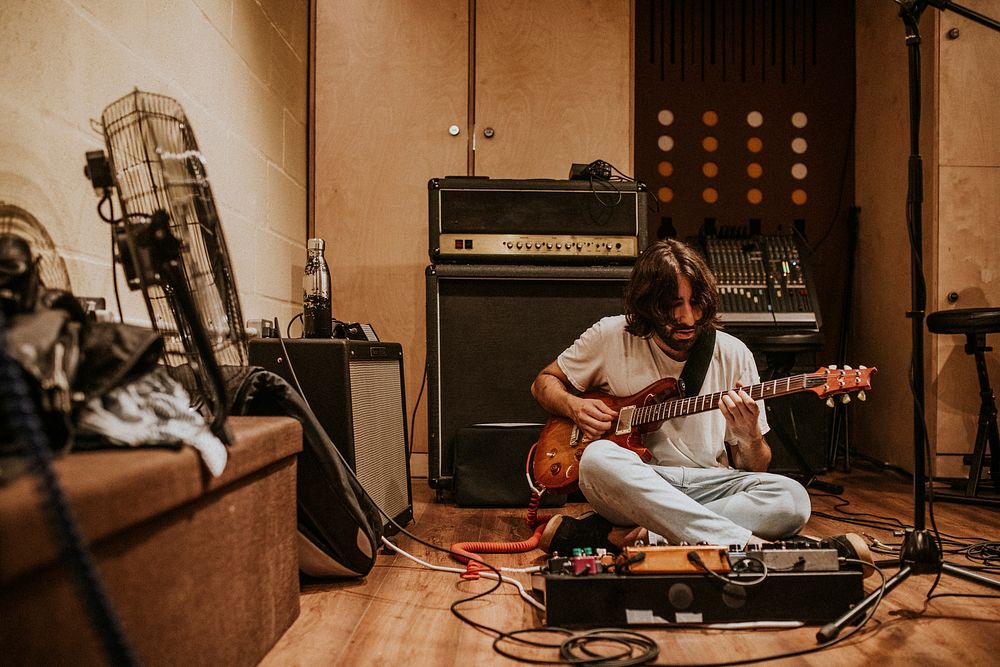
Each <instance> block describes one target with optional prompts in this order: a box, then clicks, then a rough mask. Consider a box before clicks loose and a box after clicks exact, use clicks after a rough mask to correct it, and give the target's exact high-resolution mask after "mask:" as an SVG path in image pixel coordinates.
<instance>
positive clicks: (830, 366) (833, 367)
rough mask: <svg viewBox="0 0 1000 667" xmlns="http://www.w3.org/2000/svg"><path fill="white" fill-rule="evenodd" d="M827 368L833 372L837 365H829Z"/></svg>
mask: <svg viewBox="0 0 1000 667" xmlns="http://www.w3.org/2000/svg"><path fill="white" fill-rule="evenodd" d="M827 368H829V369H830V370H831V371H835V370H837V365H836V364H830V365H829V366H827Z"/></svg>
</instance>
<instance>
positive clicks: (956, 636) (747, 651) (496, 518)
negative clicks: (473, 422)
mask: <svg viewBox="0 0 1000 667" xmlns="http://www.w3.org/2000/svg"><path fill="white" fill-rule="evenodd" d="M823 479H824V480H827V481H832V482H837V483H840V484H842V485H843V486H844V493H843V497H844V498H845V499H846V500H848V501H850V504H849V505H848V506H847V507H845V508H843V509H844V510H845V511H846V512H851V513H870V514H871V515H877V516H878V517H884V518H885V519H888V520H895V519H898V520H899V521H901V522H903V523H905V524H907V525H909V524H911V523H912V522H913V515H914V510H913V503H912V500H911V497H912V492H911V484H912V483H911V482H910V480H909V479H908V478H906V477H904V476H902V475H901V474H899V473H897V472H893V471H889V470H876V469H872V468H870V467H867V466H866V465H865V464H859V465H855V467H854V469H853V470H852V471H851V472H850V473H841V472H837V473H831V474H829V475H826V476H824V477H823ZM413 489H414V496H415V497H414V514H415V516H416V520H415V522H414V523H413V524H411V525H410V526H409V530H410V531H411V532H413V533H414V534H416V535H417V536H419V537H421V538H422V539H425V540H428V541H430V542H432V543H434V544H438V545H445V546H449V545H451V544H453V543H455V542H466V541H515V540H524V539H527V538H528V537H529V536H530V531H528V530H527V528H526V526H525V523H524V516H525V512H524V510H514V509H511V510H506V509H505V510H480V509H462V508H458V507H456V506H455V505H453V504H451V503H449V502H443V503H439V502H435V501H434V493H433V491H431V490H430V489H429V488H428V487H427V484H426V480H422V479H415V480H414V483H413ZM812 494H813V512H814V516H813V519H812V520H811V521H810V523H809V525H808V527H807V530H806V531H804V532H807V533H809V534H814V535H819V536H827V535H834V534H838V533H843V532H848V531H853V532H858V533H862V534H864V535H866V536H870V537H871V538H877V539H878V540H880V541H881V542H883V543H886V544H893V545H895V544H898V543H899V542H900V538H899V537H898V536H895V535H893V533H892V531H891V530H888V529H885V528H869V527H861V526H852V525H849V524H846V523H842V522H840V521H835V520H831V519H828V518H823V517H818V516H816V514H817V513H826V514H838V510H837V509H836V508H835V506H836V505H837V504H838V501H837V500H835V499H833V498H831V497H829V496H825V495H822V494H819V493H816V492H812ZM585 509H586V506H585V505H581V504H571V505H567V506H566V508H565V509H563V510H559V511H563V512H566V513H570V514H579V513H580V512H582V511H584V510H585ZM934 514H935V517H936V520H937V526H938V528H939V529H940V530H941V531H942V532H943V533H947V534H949V535H953V536H958V537H963V538H978V539H980V540H1000V509H993V508H984V507H977V506H972V505H964V504H963V505H959V504H954V503H951V504H944V503H938V504H936V506H935V511H934ZM840 516H844V517H846V516H847V515H846V514H840ZM862 518H870V517H862ZM928 526H929V520H928ZM398 543H399V546H400V547H402V548H403V549H405V550H407V551H409V552H410V553H412V554H414V555H416V556H418V557H419V558H421V559H424V560H426V561H429V562H431V563H433V564H435V565H441V566H445V567H454V566H456V563H455V562H454V561H451V560H450V559H449V557H448V556H447V555H445V554H442V553H438V552H435V551H433V550H431V549H429V548H427V547H424V546H422V545H420V544H418V543H416V542H414V541H413V540H412V539H410V538H408V537H405V536H401V537H400V538H399V539H398ZM948 558H949V560H950V561H951V562H955V563H963V562H965V563H969V562H970V561H967V560H966V559H965V557H964V556H961V555H949V557H948ZM879 559H885V560H893V561H894V559H895V557H894V556H892V555H879V554H876V560H879ZM489 560H490V561H491V562H492V563H494V564H495V565H498V566H503V567H528V566H531V565H538V564H540V563H541V562H542V560H543V559H542V554H541V552H539V551H537V550H536V551H532V552H528V553H521V554H505V555H497V556H491V557H490V558H489ZM895 571H896V570H895V568H894V567H889V568H888V569H887V573H888V575H890V576H891V575H892V574H894V573H895ZM511 576H513V577H515V578H517V579H518V580H520V581H522V582H524V583H525V585H528V582H529V580H530V576H529V575H528V574H521V573H516V574H512V575H511ZM993 576H994V578H995V579H997V580H1000V576H998V575H993ZM878 579H879V578H878V577H877V576H873V577H870V578H868V579H866V580H865V587H866V591H870V590H873V589H874V587H875V586H876V584H877V581H878ZM933 582H934V576H933V575H925V574H921V575H914V576H911V577H909V578H906V579H905V580H904V581H902V583H900V584H899V586H898V587H896V588H895V589H894V590H892V591H891V592H889V593H888V594H887V595H886V596H885V598H884V600H883V601H882V603H881V605H880V606H879V607H878V609H877V611H876V613H875V615H874V618H873V619H872V621H871V622H869V623H868V624H867V625H866V626H864V627H863V628H861V630H860V631H859V632H857V633H856V634H854V635H853V636H851V637H849V638H847V639H846V640H844V641H843V642H842V643H839V644H837V645H835V646H832V647H829V648H825V649H823V650H822V651H819V652H816V653H811V654H808V655H804V656H799V657H796V658H793V659H791V660H785V661H782V662H781V663H780V664H805V665H862V664H874V663H875V662H876V661H878V664H880V665H907V666H908V667H910V666H913V665H953V664H954V665H996V664H1000V590H993V589H991V588H988V587H985V586H983V585H981V584H978V583H975V582H971V581H968V580H966V579H962V578H959V577H956V576H954V575H951V574H948V573H946V574H945V575H944V576H942V578H941V581H940V584H939V585H938V587H937V589H936V590H935V591H934V595H935V597H934V598H932V599H930V600H928V599H927V594H928V592H929V590H930V588H931V585H932V584H933ZM492 585H493V584H492V582H488V581H486V580H479V581H465V580H462V579H460V578H459V577H458V576H457V575H456V574H452V573H447V572H438V571H432V570H430V569H427V568H425V567H422V566H421V565H418V564H416V563H414V562H412V561H410V560H408V559H407V558H405V557H403V556H400V555H386V554H383V555H380V556H379V558H378V563H377V565H376V566H375V569H374V570H373V571H372V572H371V573H370V574H369V575H368V576H367V577H366V578H365V579H364V580H363V581H352V582H339V583H320V584H316V583H313V584H304V585H303V590H302V596H301V603H302V604H301V607H302V611H301V615H300V616H299V618H298V620H297V621H296V622H295V624H294V625H293V626H292V627H291V628H290V629H289V630H288V632H287V633H286V634H285V635H284V636H283V637H282V638H281V640H280V641H279V642H278V644H277V645H276V646H275V647H274V648H273V649H272V651H271V652H270V653H269V654H268V655H267V657H266V658H265V659H264V661H263V663H262V664H263V665H266V666H275V665H352V666H354V665H402V664H406V665H434V666H439V665H462V666H463V667H465V666H468V665H505V664H525V663H520V662H518V661H515V660H511V659H509V658H505V657H502V656H500V655H498V654H497V653H496V652H494V650H493V648H492V643H493V638H494V635H493V634H492V633H490V632H488V631H485V630H479V629H475V628H473V627H471V626H469V625H467V624H465V623H463V622H462V621H460V620H459V619H458V618H456V617H455V616H454V615H453V614H452V613H451V612H450V610H449V607H450V606H451V605H452V603H454V602H455V601H457V600H459V599H462V598H465V597H468V596H470V595H472V594H475V593H478V592H482V591H485V590H487V589H488V588H489V587H491V586H492ZM529 588H530V586H529ZM970 595H974V596H975V597H972V596H970ZM939 596H940V597H939ZM963 596H964V597H963ZM983 596H988V597H983ZM462 609H463V610H464V612H465V613H466V614H467V615H468V616H469V617H470V618H471V619H473V620H474V621H476V622H477V623H481V624H483V625H485V626H489V627H491V628H496V629H499V630H503V631H513V630H518V629H521V628H538V627H543V625H544V623H543V620H544V619H543V614H542V613H541V612H539V611H537V610H536V609H535V608H534V607H532V606H530V605H529V604H527V603H526V602H525V601H524V600H523V599H522V598H521V597H519V596H518V594H517V592H516V591H515V589H514V588H513V587H512V586H506V585H505V586H504V587H503V588H502V589H500V590H498V591H496V592H494V593H491V594H489V595H488V596H485V597H483V598H480V599H478V600H476V601H473V602H471V603H467V604H465V605H463V606H462ZM631 629H632V630H636V631H640V632H642V633H643V634H644V635H647V636H649V637H650V638H652V639H653V640H654V641H656V642H657V644H658V645H659V649H660V655H659V657H658V658H657V659H656V664H671V665H674V664H702V663H729V662H735V661H742V660H750V659H760V658H765V657H767V656H773V655H776V654H782V653H787V652H792V651H799V650H803V649H810V648H814V647H815V646H816V644H817V642H816V639H815V636H816V631H817V627H816V626H806V627H801V628H796V629H785V630H743V631H738V630H715V629H702V628H690V627H686V628H679V629H678V628H663V627H649V626H644V627H639V628H635V627H633V628H631ZM843 634H845V635H846V634H847V631H846V630H845V631H844V633H843ZM551 639H552V638H551V637H548V638H545V640H546V641H551ZM519 655H527V656H530V657H532V658H533V659H535V660H548V661H558V660H559V655H558V650H556V649H541V648H539V649H533V650H529V651H527V652H524V650H523V649H521V650H520V653H519Z"/></svg>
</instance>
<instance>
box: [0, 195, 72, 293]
mask: <svg viewBox="0 0 1000 667" xmlns="http://www.w3.org/2000/svg"><path fill="white" fill-rule="evenodd" d="M0 236H13V237H15V238H19V239H21V240H23V241H25V242H26V243H27V244H28V245H29V246H30V248H31V255H32V257H33V258H34V260H35V263H36V266H37V267H38V277H39V278H40V279H41V282H42V284H43V285H44V286H45V287H47V288H49V289H56V290H64V291H67V292H72V291H73V288H72V286H71V285H70V280H69V271H67V270H66V262H65V261H64V260H63V258H62V256H61V255H60V254H59V252H58V251H57V250H56V244H55V243H54V242H53V241H52V237H51V236H49V232H48V230H46V229H45V225H43V224H42V223H41V222H39V221H38V218H36V217H35V216H33V215H32V214H31V213H29V212H28V211H26V210H25V209H23V208H21V207H20V206H16V205H14V204H8V203H5V202H2V201H0Z"/></svg>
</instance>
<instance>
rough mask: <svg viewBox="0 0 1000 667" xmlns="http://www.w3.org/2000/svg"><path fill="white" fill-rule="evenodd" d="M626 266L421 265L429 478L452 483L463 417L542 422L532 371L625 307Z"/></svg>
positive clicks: (439, 485) (467, 420) (440, 485)
mask: <svg viewBox="0 0 1000 667" xmlns="http://www.w3.org/2000/svg"><path fill="white" fill-rule="evenodd" d="M630 272H631V267H627V266H597V267H593V266H587V267H583V266H564V267H559V266H504V265H451V264H447V265H445V264H442V265H434V266H430V267H428V268H427V271H426V286H427V378H428V380H427V384H428V411H427V413H428V431H429V444H428V468H429V470H428V482H429V483H430V485H431V487H433V488H436V489H450V488H452V483H453V477H454V475H453V465H454V462H453V456H454V454H453V452H454V447H453V440H454V438H455V435H456V433H457V432H458V430H459V429H460V428H462V427H465V426H469V425H472V424H489V423H537V422H544V421H545V419H546V414H545V412H544V411H543V410H542V409H541V408H540V407H539V406H538V404H537V403H536V402H535V399H534V398H533V397H532V395H531V383H532V381H533V380H534V379H535V376H536V375H538V372H539V371H540V370H542V368H544V367H545V366H547V365H548V364H549V363H550V362H552V361H553V360H555V358H556V357H557V356H558V355H559V353H560V352H562V351H563V350H565V349H566V348H567V347H569V346H570V345H571V344H572V343H573V341H575V340H576V338H577V337H578V336H579V335H580V334H581V333H583V331H584V330H585V329H587V327H589V326H590V325H591V324H593V323H594V322H596V321H597V320H599V319H600V318H602V317H605V316H608V315H617V314H620V313H621V312H622V309H623V302H622V297H623V294H624V289H625V284H626V282H627V281H628V276H629V274H630Z"/></svg>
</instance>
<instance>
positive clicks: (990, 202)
mask: <svg viewBox="0 0 1000 667" xmlns="http://www.w3.org/2000/svg"><path fill="white" fill-rule="evenodd" d="M966 6H969V7H970V8H973V9H975V10H977V11H979V12H981V13H984V14H986V15H989V13H990V12H991V11H993V12H995V11H996V9H997V6H996V3H991V2H988V1H986V0H981V1H979V2H974V3H969V4H967V5H966ZM897 9H898V8H897V7H896V6H894V5H893V4H891V3H867V2H859V3H857V12H858V23H857V26H858V32H857V55H858V60H857V63H858V82H857V92H858V129H857V140H856V144H855V145H856V152H857V167H856V174H857V197H858V203H859V205H860V206H861V234H860V247H859V257H858V259H859V269H858V271H859V275H858V288H859V289H858V293H857V303H858V313H857V322H858V324H857V326H856V330H855V332H854V337H853V338H854V340H855V341H856V344H857V346H858V349H859V351H860V352H861V355H860V356H862V357H864V358H866V359H870V360H871V362H870V363H871V364H872V365H876V366H878V367H879V374H878V376H877V377H876V380H875V383H876V388H875V390H874V391H873V392H871V393H870V400H869V402H868V404H867V405H866V406H863V407H858V408H857V409H854V410H853V415H854V419H855V426H856V429H855V442H856V445H857V447H858V448H859V449H860V450H861V451H862V452H864V453H867V454H869V455H871V456H873V457H875V458H878V459H880V460H883V461H888V462H890V463H894V464H897V465H902V466H904V467H906V468H908V469H911V470H912V465H913V447H914V442H913V440H914V438H913V431H914V428H913V398H912V394H911V391H910V382H909V377H910V373H909V369H910V358H911V353H912V350H913V346H912V335H911V325H910V320H909V319H908V318H907V317H906V313H907V312H908V311H909V310H910V308H911V291H910V285H911V281H910V261H911V253H910V247H909V239H908V234H907V228H906V216H905V203H906V193H907V158H908V156H909V154H910V146H909V138H908V135H907V132H908V129H909V122H908V112H907V108H908V107H907V103H908V92H907V83H908V67H907V58H908V53H907V47H906V45H905V43H904V36H905V32H904V27H903V23H902V20H901V19H900V18H899V16H898V12H897ZM953 28H957V29H958V38H957V39H954V38H952V37H949V32H950V31H951V30H952V29H953ZM920 32H921V36H922V38H923V44H922V46H921V58H922V68H921V81H922V85H921V97H922V122H921V128H920V134H921V145H920V154H921V156H922V158H923V162H924V183H923V185H924V193H923V194H924V206H923V215H922V217H923V240H924V243H923V249H922V258H923V273H924V276H925V278H926V283H927V301H926V312H927V313H931V312H934V311H935V310H940V309H949V308H977V307H985V306H990V307H1000V277H998V275H997V270H996V268H995V267H996V259H995V258H996V257H997V254H998V251H1000V201H998V195H997V192H998V190H1000V112H998V111H997V110H996V105H995V100H996V98H997V95H998V92H1000V90H998V86H1000V83H998V82H1000V35H997V34H996V33H994V32H992V31H990V30H988V29H987V28H985V27H983V26H979V25H976V24H973V22H971V21H968V20H966V19H962V18H961V17H960V16H958V15H956V14H954V13H952V12H940V11H937V10H935V9H933V8H931V7H928V8H927V10H926V11H925V12H924V14H923V16H922V18H921V21H920ZM951 293H954V294H956V295H957V296H958V299H957V301H955V302H954V303H952V302H951V301H950V300H949V298H948V295H949V294H951ZM924 331H925V334H924V346H923V347H924V357H923V358H924V362H923V363H924V375H925V396H926V403H925V406H926V410H925V415H926V421H927V426H928V435H929V438H930V446H931V448H932V451H933V452H936V454H937V455H936V456H932V459H933V463H934V465H935V468H936V474H939V475H943V476H960V475H964V474H965V468H966V467H965V466H964V465H963V464H962V454H963V453H965V452H968V451H970V450H971V447H972V443H973V440H974V437H975V431H976V423H977V415H978V410H979V395H978V387H977V384H976V373H975V366H974V363H973V360H972V359H971V358H970V357H969V356H968V355H966V354H965V353H964V350H963V349H962V347H963V344H964V338H962V337H960V336H937V335H934V334H930V333H928V332H926V328H925V329H924ZM997 359H998V357H997V353H996V352H993V353H991V354H990V355H989V361H988V363H989V366H990V369H991V374H992V378H993V380H994V386H996V385H997V381H998V380H1000V364H998V361H997Z"/></svg>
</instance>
